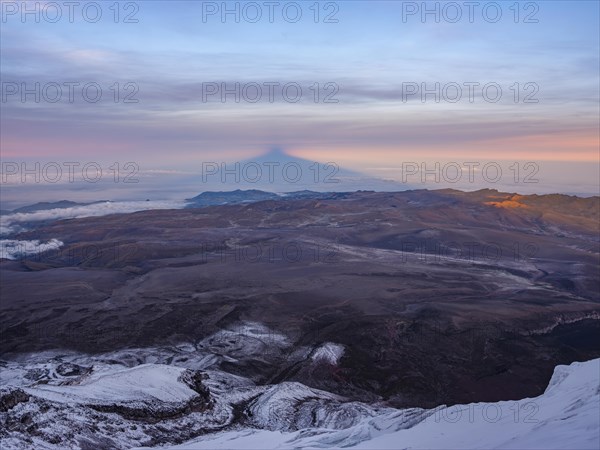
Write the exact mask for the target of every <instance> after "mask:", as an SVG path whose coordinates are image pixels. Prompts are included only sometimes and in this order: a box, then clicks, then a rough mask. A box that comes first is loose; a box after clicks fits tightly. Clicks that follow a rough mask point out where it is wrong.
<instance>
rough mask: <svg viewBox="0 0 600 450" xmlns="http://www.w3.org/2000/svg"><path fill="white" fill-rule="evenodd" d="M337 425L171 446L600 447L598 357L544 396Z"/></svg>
mask: <svg viewBox="0 0 600 450" xmlns="http://www.w3.org/2000/svg"><path fill="white" fill-rule="evenodd" d="M408 411H411V410H408ZM411 418H412V419H413V420H412V421H411V420H410V419H411ZM327 425H331V424H327ZM334 428H336V427H335V425H334V426H333V427H331V426H327V427H323V428H307V429H303V430H299V431H296V432H281V431H269V430H259V429H254V430H253V429H240V430H235V431H227V432H222V433H218V434H215V435H211V436H204V437H202V438H201V439H198V440H195V441H193V442H189V443H187V444H184V445H181V446H175V447H170V448H172V449H178V450H183V449H194V450H195V449H219V448H222V449H257V448H263V449H268V448H277V449H282V448H340V447H344V448H346V447H352V448H361V449H405V448H406V449H409V448H411V449H412V448H415V449H416V448H424V449H448V448H460V449H488V448H506V449H598V448H600V359H595V360H592V361H588V362H583V363H573V364H571V365H570V366H558V367H557V368H556V369H555V372H554V376H553V377H552V380H551V381H550V384H549V386H548V388H547V389H546V392H545V393H544V394H542V395H541V396H539V397H536V398H531V399H524V400H520V401H507V402H498V403H476V404H469V405H456V406H453V407H450V408H445V407H442V408H436V409H435V410H430V411H429V414H427V413H425V412H418V410H412V414H407V413H406V411H395V412H390V411H389V410H388V411H381V414H379V415H375V416H372V417H364V418H363V419H362V420H360V421H359V422H358V423H356V424H353V425H352V426H350V427H348V428H345V429H341V430H340V429H334Z"/></svg>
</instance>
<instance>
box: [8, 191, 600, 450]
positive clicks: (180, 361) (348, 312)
mask: <svg viewBox="0 0 600 450" xmlns="http://www.w3.org/2000/svg"><path fill="white" fill-rule="evenodd" d="M235 197H236V198H237V200H236V202H237V203H236V204H225V205H216V206H207V207H196V208H185V209H178V210H175V209H172V210H148V211H140V212H136V213H130V214H113V215H107V216H102V217H87V218H77V219H68V220H58V221H51V222H44V223H42V224H40V225H39V226H37V227H31V228H29V229H28V230H26V231H20V232H16V233H14V234H13V235H11V236H10V238H11V239H14V240H17V241H20V240H23V241H28V240H39V241H40V242H48V241H51V240H53V239H54V240H56V241H57V242H60V243H61V244H62V245H61V246H60V248H55V249H52V250H49V251H44V252H40V253H37V254H29V255H26V256H24V257H22V258H18V259H15V260H3V261H1V262H0V278H1V281H2V283H1V287H0V294H1V296H2V305H1V311H0V331H1V333H2V339H1V343H0V350H1V353H2V356H1V359H2V361H3V362H2V364H3V369H2V373H3V375H2V377H3V378H2V383H3V386H9V385H10V386H17V387H18V386H20V387H18V389H21V390H20V391H19V390H14V389H16V387H15V388H11V390H10V391H9V392H5V391H3V394H2V402H1V404H0V406H1V407H2V408H3V409H6V410H8V409H10V411H13V410H14V409H15V408H16V407H19V405H22V404H23V405H24V404H28V405H37V406H36V407H35V408H39V411H44V410H46V408H49V409H47V411H59V410H61V408H62V407H59V406H57V405H58V403H56V402H59V403H60V402H61V401H62V400H61V398H64V396H66V398H70V399H72V400H73V401H74V402H75V403H76V404H77V405H83V406H77V407H76V408H83V407H85V414H86V415H87V414H96V415H100V416H101V417H100V416H97V417H96V416H94V417H96V419H93V420H92V419H90V420H89V421H87V419H85V420H84V419H82V420H83V422H82V423H84V424H87V425H85V426H84V425H82V427H87V426H89V427H93V426H98V425H97V424H98V423H105V422H107V421H108V422H107V423H112V425H111V427H113V428H114V427H119V426H122V427H124V428H127V427H130V425H131V424H129V422H123V421H124V420H126V421H130V420H133V421H135V420H138V418H139V417H138V416H140V415H145V416H147V417H146V419H147V420H148V421H149V422H152V421H155V422H156V423H154V424H150V425H148V427H150V428H144V432H143V433H142V432H140V434H139V435H136V436H138V437H136V438H133V437H131V436H132V434H131V433H130V431H128V430H129V429H128V428H127V430H126V432H123V433H124V434H123V435H122V436H121V435H120V436H121V437H119V439H122V441H118V440H117V441H118V442H121V444H119V445H120V446H123V447H124V448H125V447H127V446H133V445H139V446H151V445H158V444H161V443H170V444H176V443H178V442H184V441H185V440H188V439H193V438H194V437H195V436H194V434H196V435H199V434H202V433H206V432H208V431H214V430H217V429H219V427H222V426H224V425H225V424H233V423H236V424H242V425H244V426H250V427H256V428H260V429H263V430H279V431H282V430H286V431H289V430H294V429H299V428H303V427H305V426H308V424H309V423H310V426H313V427H317V428H318V427H329V425H328V424H329V423H330V422H329V421H331V420H333V419H331V417H330V416H328V415H327V414H325V416H322V417H321V416H319V414H321V413H316V412H315V413H313V412H311V411H317V410H318V411H323V408H324V407H323V404H335V405H336V406H335V408H331V412H330V413H328V414H334V412H333V411H340V413H339V414H340V416H339V417H337V416H336V417H337V418H336V419H335V421H341V422H340V423H345V424H346V425H344V427H346V428H347V427H349V426H353V425H355V424H356V421H355V419H353V417H354V418H356V417H361V418H364V417H365V416H368V415H371V414H375V413H374V412H373V411H375V410H377V411H379V409H378V408H389V409H391V410H393V411H399V410H397V409H395V408H402V409H401V411H406V410H405V409H404V408H408V411H413V412H412V413H410V414H417V413H416V412H415V411H417V410H411V408H422V409H431V408H435V407H438V406H439V405H455V404H467V403H472V402H496V401H508V400H517V399H522V398H526V397H535V396H539V395H541V394H542V393H543V392H544V390H545V389H546V387H547V385H548V382H549V381H550V378H551V376H552V373H553V370H554V367H555V366H556V365H559V364H570V363H572V362H573V361H585V360H590V359H593V358H597V357H599V356H600V344H599V343H600V321H599V319H600V296H599V290H600V275H599V273H598V268H599V267H600V264H599V260H598V258H599V255H600V250H599V244H600V241H599V236H598V223H599V222H598V221H599V213H600V199H599V198H598V197H594V198H588V199H580V198H575V197H568V196H563V195H551V196H536V195H533V196H520V195H516V194H507V193H500V192H497V191H493V190H483V191H477V192H472V193H465V192H460V191H453V190H441V191H407V192H397V193H383V192H381V193H376V192H356V193H335V194H318V195H313V194H310V193H304V194H302V195H300V194H298V195H296V196H292V197H288V198H286V197H283V198H274V199H271V200H262V201H253V202H245V201H244V202H242V203H239V193H237V194H235ZM259 197H260V196H259ZM217 200H218V201H221V200H220V198H217ZM109 355H111V356H109ZM56 358H58V359H56ZM36 361H39V364H41V366H39V367H37V366H36V364H38V362H36ZM65 364H66V365H65ZM148 364H150V365H157V366H158V367H156V368H152V370H151V374H152V375H151V376H149V377H150V378H153V379H154V378H155V377H156V379H157V380H165V379H166V378H168V379H170V380H180V381H177V383H179V384H178V385H177V386H180V385H181V386H187V387H185V388H181V387H178V388H177V389H176V390H175V391H176V392H174V393H169V395H174V396H175V397H176V402H175V403H176V404H168V402H167V405H166V406H165V405H164V404H162V403H161V406H157V405H155V404H154V403H153V402H154V400H148V398H150V399H154V398H160V397H156V393H155V392H154V391H152V392H150V393H148V392H146V393H144V392H145V391H144V389H146V388H147V389H151V388H152V386H153V385H152V383H147V382H145V381H144V382H143V383H142V384H143V386H144V388H143V389H142V388H141V391H140V392H137V391H136V392H137V393H136V398H135V399H126V400H127V402H129V400H131V401H134V406H131V405H127V406H125V405H123V404H114V401H113V400H112V399H108V398H106V397H102V395H101V394H96V393H98V392H100V393H101V392H106V391H105V389H107V388H106V386H113V385H114V383H116V384H121V383H125V385H126V386H128V384H127V383H129V381H127V380H128V379H130V378H129V377H130V376H134V375H135V377H138V376H139V377H142V378H141V379H143V380H148V379H149V378H144V377H146V376H145V375H141V374H142V373H143V372H145V371H146V370H147V369H148V366H147V365H148ZM71 365H72V366H71ZM115 365H116V366H115ZM34 366H35V367H34ZM117 366H118V367H117ZM103 367H105V368H103ZM123 368H127V369H130V370H133V372H127V371H125V372H124V373H125V375H119V376H118V377H117V378H118V380H117V379H116V378H114V377H116V376H117V375H115V374H116V373H121V372H122V370H123ZM136 368H137V369H136ZM117 369H118V370H117ZM155 369H156V370H155ZM105 370H106V372H105ZM136 370H140V371H142V372H139V371H138V372H136ZM32 371H33V372H32ZM186 371H189V372H186ZM198 371H202V374H198ZM103 373H106V374H108V375H110V376H109V377H108V378H106V379H105V378H102V376H101V374H103ZM6 374H8V375H6ZM69 374H71V375H69ZM205 374H208V376H209V378H208V379H206V380H205V379H204V378H203V377H204V375H205ZM108 375H107V376H108ZM161 377H163V378H161ZM164 377H166V378H164ZM136 379H138V378H136ZM11 380H12V381H11ZM15 380H28V381H18V382H17V381H15ZM69 380H76V381H74V382H71V381H69ZM101 380H104V381H101ZM115 380H116V381H115ZM181 380H184V381H181ZM185 380H187V381H185ZM190 380H196V381H192V382H190ZM208 380H211V381H208ZM215 380H218V381H215ZM31 383H33V384H34V385H35V386H32V385H31ZM86 383H88V384H86ZM103 383H108V384H104V385H103ZM181 383H183V384H181ZM219 383H221V384H219ZM223 383H224V384H223ZM228 383H229V384H228ZM231 383H234V384H235V389H232V393H231V395H234V394H235V395H236V396H241V397H239V398H243V399H244V400H243V401H242V400H240V402H237V400H236V401H235V402H230V401H229V400H227V401H225V403H226V404H228V405H230V406H228V407H225V406H223V405H224V404H225V403H223V401H222V400H219V399H218V398H216V397H219V396H218V395H217V396H216V397H215V392H225V391H227V390H228V389H227V387H226V386H228V385H230V384H231ZM159 384H160V383H159ZM54 385H59V386H61V388H60V395H58V394H56V390H55V389H54V388H53V387H52V386H54ZM81 385H85V386H92V385H93V387H94V388H93V389H92V391H93V392H94V394H93V396H92V398H89V397H86V396H88V395H90V394H89V392H88V391H89V389H87V388H86V389H82V390H79V389H77V387H76V386H81ZM190 385H191V386H190ZM64 386H71V387H72V389H73V390H72V391H71V390H69V389H71V388H68V389H67V388H65V387H64ZM73 386H75V387H73ZM194 386H195V387H194ZM204 386H206V387H207V388H208V391H209V392H212V393H213V394H212V395H209V396H207V395H205V394H206V392H205V391H204V390H203V388H201V387H204ZM110 389H113V388H112V387H111V388H110ZM80 391H85V394H79V392H80ZM123 392H127V389H125V388H123ZM240 392H244V394H243V395H242V394H240ZM282 392H283V393H284V394H282ZM315 392H316V393H315ZM250 393H252V394H251V395H250ZM138 394H139V395H138ZM257 395H260V396H262V397H261V398H262V399H263V400H264V399H268V401H267V400H265V402H266V403H265V402H258V403H257V402H256V401H253V400H252V399H255V400H256V398H258V397H256V396H257ZM27 396H28V397H27ZM26 397H27V398H29V400H27V401H25V400H24V399H25V398H26ZM290 397H293V398H305V397H306V398H308V399H310V400H309V401H308V400H307V401H306V402H304V401H303V402H302V406H297V405H296V404H295V403H294V405H296V406H294V407H293V408H292V409H291V410H290V412H289V413H286V412H285V411H286V405H289V398H290ZM236 398H238V397H236ZM280 398H284V399H285V400H284V401H283V403H282V402H281V401H280V400H279V399H280ZM246 401H247V402H246ZM53 402H54V403H53ZM161 402H163V403H164V402H165V399H162V400H161ZM219 402H221V403H219ZM227 402H229V403H227ZM236 402H237V403H236ZM244 402H246V403H244ZM332 402H333V403H332ZM352 402H355V403H356V402H358V403H360V405H361V406H356V407H355V406H352V408H350V409H348V407H340V405H341V404H354V403H352ZM63 403H64V402H63ZM358 403H357V404H358ZM219 404H220V405H221V406H218V405H219ZM265 404H268V405H269V406H265ZM10 405H17V406H10ZM236 405H237V406H236ZM240 405H241V406H240ZM273 405H275V406H273ZM9 407H10V408H9ZM69 408H70V407H69ZM215 408H217V409H218V411H220V412H219V413H218V414H215V412H214V411H215ZM219 408H220V409H219ZM227 408H229V409H227ZM265 408H267V409H266V410H265ZM269 408H272V409H273V411H277V412H278V413H277V414H275V415H274V416H270V415H269V414H268V410H269ZM209 410H210V411H212V412H210V413H208V412H207V411H209ZM37 411H38V410H37V409H36V410H35V411H34V412H33V415H34V416H36V417H38V416H39V417H38V418H40V417H41V418H43V417H44V416H43V415H41V416H40V415H39V414H38V412H37ZM65 411H66V412H65V414H67V415H68V414H71V413H72V414H80V413H81V411H79V410H77V411H74V412H73V411H72V412H68V411H67V410H65ZM90 411H92V412H90ZM223 411H226V412H223ZM265 411H267V412H265ZM344 411H346V412H344ZM419 411H420V409H419ZM300 412H301V413H300ZM379 413H380V412H377V413H376V414H379ZM13 414H14V413H13V412H11V413H8V416H7V417H8V418H6V419H3V420H7V421H8V422H6V423H7V427H8V429H9V430H10V429H11V428H10V426H13V425H10V423H13V422H10V421H11V420H17V421H18V422H19V423H20V425H18V426H17V425H15V426H17V428H14V429H15V430H17V431H15V432H19V433H25V435H27V436H30V437H31V439H38V438H39V439H41V440H40V441H39V442H38V441H35V442H36V445H41V444H40V442H42V441H44V442H49V443H50V444H51V443H52V439H54V438H52V437H48V438H46V437H43V436H45V434H44V433H45V432H43V431H39V430H41V429H42V428H43V426H42V425H40V424H38V425H36V426H35V427H34V428H32V429H31V430H29V431H23V430H24V429H23V427H22V423H21V421H24V423H29V419H27V418H25V419H23V416H14V415H13ZM52 414H54V413H52ZM52 414H51V415H50V416H48V420H49V422H54V421H56V420H58V419H56V417H55V415H52ZM81 414H83V413H81ZM115 414H116V416H115ZM206 414H208V415H209V416H210V420H209V419H206V417H207V416H206ZM298 414H300V416H297V415H298ZM314 414H316V416H315V415H314ZM336 414H337V413H336ZM394 414H399V413H394ZM402 414H405V413H402ZM419 414H420V413H419ZM190 415H196V416H193V417H195V418H194V419H193V420H194V421H196V418H197V417H203V419H201V420H200V419H198V421H199V422H198V421H196V422H195V423H201V424H202V426H200V427H198V426H195V427H191V428H190V427H186V426H184V425H181V424H179V422H177V420H179V419H177V420H175V419H173V420H175V422H172V423H171V422H170V423H171V425H173V424H175V425H173V426H174V427H176V428H177V430H179V431H177V432H175V431H174V429H172V428H169V427H171V425H164V427H165V428H164V429H163V430H162V431H160V430H159V428H161V427H162V426H163V425H162V424H161V421H162V420H163V418H166V417H175V416H177V417H188V416H190ZM225 416H226V418H224V417H225ZM15 417H18V419H15ZM65 417H67V416H65ZM77 417H79V416H77ZM86 417H87V416H86ZM111 417H112V418H113V419H110V420H109V418H111ZM298 417H301V418H298ZM319 417H321V418H320V419H319ZM344 417H345V418H344ZM403 417H404V416H403ZM406 417H409V416H406ZM406 417H405V419H402V420H398V423H399V424H401V423H405V420H406V421H409V422H410V420H412V419H410V420H409V419H408V418H406ZM410 417H412V415H410ZM307 418H310V420H309V419H307ZM40 420H41V419H40ZM61 420H62V419H61ZM65 420H68V419H65ZM111 420H112V422H111ZM357 420H358V419H357ZM361 420H362V419H361ZM77 421H78V422H79V419H77ZM86 421H87V422H86ZM315 421H316V422H315ZM344 421H346V422H344ZM9 422H10V423H9ZM36 423H37V422H36ZM93 424H96V425H93ZM119 424H120V425H119ZM9 425H10V426H9ZM136 426H138V425H136ZM36 427H37V428H36ZM138 427H139V426H138ZM108 429H111V430H113V429H112V428H110V427H109V428H107V430H108ZM184 429H185V430H184ZM25 430H27V428H25ZM35 430H38V431H35ZM86 430H87V428H86ZM157 430H158V431H157ZM183 430H184V431H183ZM113 432H115V431H114V430H113V431H111V433H113ZM36 433H38V434H36ZM39 433H41V434H39ZM106 433H107V434H106V435H107V436H108V434H109V433H108V431H107V432H106ZM88 434H90V433H88V431H85V432H83V431H82V432H81V433H80V434H78V433H75V434H74V435H73V436H72V437H70V438H69V439H70V440H69V441H68V442H69V444H68V445H72V446H80V447H82V448H83V447H85V445H88V444H85V445H84V444H83V443H82V442H83V441H81V440H80V437H81V436H82V435H86V436H87V435H88ZM133 434H135V433H133ZM35 436H38V438H36V437H35ZM39 436H42V437H39ZM48 436H49V435H48ZM148 436H154V438H152V439H151V438H149V437H148ZM169 436H170V437H169ZM174 436H177V437H174ZM4 439H5V438H3V443H4ZM11 439H12V438H11ZM19 439H22V437H21V438H19ZM44 439H46V440H44ZM86 439H87V438H86ZM6 442H9V441H6ZM10 442H12V441H10ZM15 442H17V441H15ZM32 442H33V441H32ZM105 444H106V445H105V447H106V448H110V446H111V445H113V444H111V443H109V442H108V441H107V442H106V443H105ZM15 445H16V444H15ZM103 445H104V444H102V442H100V441H98V442H92V443H90V444H89V446H91V447H90V448H92V447H93V448H102V446H103ZM115 445H116V444H115Z"/></svg>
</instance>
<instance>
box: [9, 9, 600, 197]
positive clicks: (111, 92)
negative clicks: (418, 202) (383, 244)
mask: <svg viewBox="0 0 600 450" xmlns="http://www.w3.org/2000/svg"><path fill="white" fill-rule="evenodd" d="M0 3H1V6H2V19H1V23H0V26H1V31H0V41H1V44H0V51H1V68H0V76H1V80H2V99H1V104H0V107H1V115H0V127H1V129H0V131H1V136H0V146H1V160H2V163H3V168H2V169H3V172H6V170H13V169H12V167H14V165H13V166H10V164H14V163H17V164H18V165H19V167H21V164H22V163H26V164H29V166H28V167H34V166H32V164H35V162H41V163H42V165H43V164H45V163H47V162H49V161H50V162H58V163H60V164H62V163H63V162H65V161H68V162H78V163H79V164H80V165H81V166H83V165H85V164H87V163H89V162H98V164H100V165H101V166H102V167H109V166H110V165H111V164H114V163H118V164H119V165H120V167H122V166H123V165H125V164H126V163H128V162H134V163H135V164H136V166H137V167H138V168H139V171H140V173H143V174H161V173H170V174H173V173H182V174H189V173H195V172H197V171H200V170H201V169H202V164H203V162H206V161H225V162H232V161H240V160H248V159H249V158H252V157H253V156H256V155H261V154H263V153H265V152H267V151H269V149H272V148H279V149H283V151H285V152H287V153H288V154H291V155H294V156H298V157H302V158H306V159H309V160H314V161H321V162H335V163H337V164H339V165H340V166H342V167H347V168H349V169H352V170H360V171H363V172H365V173H369V174H370V175H372V176H381V177H384V178H388V179H398V178H399V177H400V175H399V174H400V173H401V169H402V168H403V167H404V166H403V165H404V164H406V162H407V161H410V162H417V163H418V164H419V165H420V164H421V163H423V162H426V163H427V164H430V165H433V164H435V162H441V163H442V164H444V163H445V162H448V161H453V162H459V163H461V164H462V163H463V162H465V161H469V162H479V163H480V164H481V165H484V164H486V163H487V162H490V161H493V162H498V164H500V165H502V167H504V168H505V169H504V170H505V172H506V171H507V170H508V169H506V168H507V167H509V166H510V164H512V163H514V162H517V163H518V165H519V166H520V168H521V172H524V167H525V164H527V163H528V162H533V163H535V164H536V165H537V166H538V168H540V170H539V171H538V174H537V176H538V178H539V179H540V183H538V185H537V186H535V189H533V191H536V190H538V191H539V192H552V191H556V192H568V193H586V194H590V193H591V194H594V193H595V194H598V192H597V189H598V176H599V175H598V165H599V163H600V161H599V145H600V143H599V128H598V127H599V125H598V122H599V118H600V113H599V101H600V95H599V85H600V80H599V69H600V61H599V55H600V46H599V37H598V36H599V29H600V26H599V16H600V12H599V2H598V1H565V2H562V1H539V2H513V1H500V2H496V3H494V2H477V3H478V5H477V6H475V7H474V10H473V11H470V10H469V6H468V3H465V2H427V3H426V4H425V3H423V2H402V1H339V2H315V1H301V2H296V3H294V2H285V1H284V2H274V3H273V4H274V6H269V2H226V3H223V2H201V1H168V2H167V1H154V0H152V1H139V2H118V3H115V2H112V1H107V2H96V3H94V2H75V3H76V4H75V6H72V8H73V9H72V17H69V13H70V11H69V6H68V2H60V1H59V2H48V1H37V2H36V1H28V2H21V1H19V2H13V1H5V0H2V1H1V2H0ZM90 3H92V4H91V5H90ZM490 4H491V6H490ZM484 6H485V8H484ZM224 7H225V8H226V9H227V10H229V11H234V12H230V13H228V14H226V15H225V16H223V15H222V13H223V9H225V8H224ZM236 8H237V11H238V12H237V13H235V11H236ZM270 8H273V9H272V10H271V9H270ZM435 8H438V11H439V13H438V14H436V13H429V14H426V15H425V16H423V15H422V12H423V11H422V10H423V9H428V10H431V11H435ZM25 9H27V10H28V11H30V13H29V14H24V10H25ZM59 12H60V13H61V14H59ZM98 12H101V14H102V15H101V17H99V18H98V19H97V21H96V20H95V18H96V16H97V14H98ZM258 12H260V13H261V16H260V17H258V15H257V13H258ZM299 12H300V13H301V17H299V16H298V13H299ZM117 13H118V17H117V16H116V14H117ZM271 13H272V17H269V16H270V15H271ZM317 13H318V16H317ZM458 13H460V14H461V16H460V18H458V15H457V14H458ZM471 13H472V15H471V17H469V16H470V14H471ZM498 13H500V14H501V16H498ZM71 19H72V20H71ZM296 19H297V20H296ZM36 83H39V84H38V85H36ZM65 83H67V84H65ZM69 83H71V84H69ZM94 83H95V84H94ZM236 83H238V84H239V92H238V93H235V89H236ZM436 83H438V84H439V89H437V88H436ZM284 85H286V86H287V88H286V89H287V91H285V92H284V90H283V88H282V87H283V86H284ZM36 86H39V87H36ZM56 86H59V87H60V89H61V91H60V92H59V90H58V89H57V87H56ZM69 86H71V87H70V88H69ZM83 86H87V88H86V89H87V90H85V91H84V89H83ZM90 86H91V87H90ZM257 86H258V87H259V88H260V89H261V91H260V95H259V91H258V89H257ZM269 86H271V89H272V92H270V91H269ZM298 86H299V87H300V89H301V90H302V93H301V95H300V91H298V90H297V87H298ZM469 86H470V87H469ZM483 86H487V88H486V89H487V90H485V91H484V89H483ZM98 87H99V88H100V91H101V93H102V97H101V98H100V99H99V100H97V101H94V100H95V96H96V94H97V93H98V89H97V88H98ZM498 87H499V88H500V89H501V92H500V91H498ZM415 89H416V91H415ZM427 89H429V91H430V94H428V95H426V96H424V95H423V91H424V90H427ZM459 89H460V92H461V94H462V96H461V97H460V98H458V93H459ZM27 90H29V93H27ZM227 90H229V94H225V95H224V96H223V95H222V94H223V91H227ZM70 91H71V92H70ZM436 91H437V93H438V95H439V98H437V99H436ZM36 92H37V94H38V95H39V98H38V99H36ZM70 94H72V98H70ZM270 94H272V98H269V95H270ZM286 95H287V97H286ZM457 98H458V100H457ZM57 99H58V100H57ZM223 100H224V101H223ZM236 100H237V101H236ZM7 163H8V164H9V165H8V166H7V165H6V164H7ZM9 166H10V167H9ZM542 169H543V170H542ZM19 170H20V169H19ZM121 170H122V169H121ZM520 176H521V177H522V173H521V175H520ZM21 184H25V183H21ZM484 184H485V183H482V186H483V185H484ZM483 187H493V186H483ZM521 188H522V189H521ZM528 189H529V190H531V186H516V187H515V189H514V190H515V191H520V190H523V191H527V190H528ZM10 192H11V195H18V194H13V192H16V191H12V190H11V191H10ZM13 200H14V199H13Z"/></svg>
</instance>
